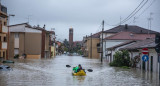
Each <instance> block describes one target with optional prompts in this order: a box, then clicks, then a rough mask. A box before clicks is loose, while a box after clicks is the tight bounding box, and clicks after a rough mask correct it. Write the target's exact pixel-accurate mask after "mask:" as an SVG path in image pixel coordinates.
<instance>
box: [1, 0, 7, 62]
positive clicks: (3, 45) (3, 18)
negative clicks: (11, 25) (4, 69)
mask: <svg viewBox="0 0 160 86" xmlns="http://www.w3.org/2000/svg"><path fill="white" fill-rule="evenodd" d="M7 33H8V27H7V8H6V7H5V6H3V5H1V3H0V59H8V58H7Z"/></svg>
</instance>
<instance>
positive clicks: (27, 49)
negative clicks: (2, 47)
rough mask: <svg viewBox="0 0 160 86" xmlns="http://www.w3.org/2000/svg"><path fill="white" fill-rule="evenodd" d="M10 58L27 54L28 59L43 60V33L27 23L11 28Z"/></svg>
mask: <svg viewBox="0 0 160 86" xmlns="http://www.w3.org/2000/svg"><path fill="white" fill-rule="evenodd" d="M9 28H10V36H9V38H10V40H9V48H10V49H9V57H10V58H13V57H14V56H15V55H19V56H22V55H24V54H26V58H28V59H40V58H41V45H42V43H41V41H42V37H41V35H42V31H40V30H36V29H33V28H32V27H31V26H30V25H28V24H27V23H22V24H16V25H11V26H9Z"/></svg>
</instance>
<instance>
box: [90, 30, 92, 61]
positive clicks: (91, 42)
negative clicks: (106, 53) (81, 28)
mask: <svg viewBox="0 0 160 86" xmlns="http://www.w3.org/2000/svg"><path fill="white" fill-rule="evenodd" d="M90 58H92V33H91V46H90Z"/></svg>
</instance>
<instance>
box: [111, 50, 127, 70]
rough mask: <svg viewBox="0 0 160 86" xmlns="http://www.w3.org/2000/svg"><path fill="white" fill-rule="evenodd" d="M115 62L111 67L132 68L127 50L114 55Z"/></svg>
mask: <svg viewBox="0 0 160 86" xmlns="http://www.w3.org/2000/svg"><path fill="white" fill-rule="evenodd" d="M114 58H115V59H114V60H113V62H111V63H110V64H109V65H110V66H115V67H122V66H127V67H129V66H130V57H129V52H128V51H127V50H123V51H117V52H116V53H115V54H114Z"/></svg>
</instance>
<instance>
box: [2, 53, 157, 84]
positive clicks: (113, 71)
mask: <svg viewBox="0 0 160 86" xmlns="http://www.w3.org/2000/svg"><path fill="white" fill-rule="evenodd" d="M67 64H68V65H71V67H70V68H67V67H66V65H67ZM78 64H81V65H82V67H83V68H84V69H86V73H87V76H72V75H71V72H72V68H73V66H76V65H78ZM6 65H10V66H11V67H12V68H13V71H0V86H159V80H158V75H157V74H153V73H148V72H143V71H141V70H139V69H122V68H116V67H110V66H109V65H108V64H106V63H103V64H101V63H100V61H99V60H97V59H87V58H83V57H81V56H64V55H62V56H56V58H54V59H40V60H31V59H30V60H15V63H14V64H6ZM87 69H93V72H88V71H87Z"/></svg>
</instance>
